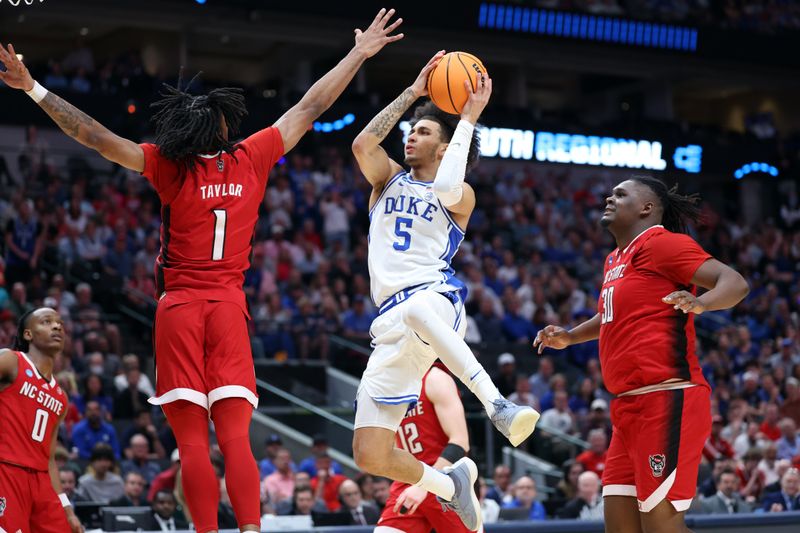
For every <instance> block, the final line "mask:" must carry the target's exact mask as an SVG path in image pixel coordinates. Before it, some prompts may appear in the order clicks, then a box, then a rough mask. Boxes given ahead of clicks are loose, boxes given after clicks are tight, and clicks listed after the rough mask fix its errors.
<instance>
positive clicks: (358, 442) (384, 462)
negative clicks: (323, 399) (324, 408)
mask: <svg viewBox="0 0 800 533" xmlns="http://www.w3.org/2000/svg"><path fill="white" fill-rule="evenodd" d="M394 435H395V434H394V432H392V431H389V430H388V429H385V428H378V427H362V428H358V429H356V430H355V433H354V434H353V458H354V459H355V461H356V464H357V465H358V467H359V468H361V469H362V470H364V471H366V472H369V473H370V474H372V475H377V476H383V477H388V478H389V479H393V480H395V481H400V482H402V483H408V484H410V485H413V484H415V483H417V482H418V481H419V480H420V479H421V478H422V472H423V466H422V463H420V462H419V461H418V460H417V459H416V458H415V457H414V456H413V455H411V454H410V453H408V452H407V451H405V450H403V449H400V448H395V447H394ZM449 496H452V493H451V494H450V495H449ZM449 496H448V497H449Z"/></svg>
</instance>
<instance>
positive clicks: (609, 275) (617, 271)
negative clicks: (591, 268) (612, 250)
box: [603, 263, 628, 283]
mask: <svg viewBox="0 0 800 533" xmlns="http://www.w3.org/2000/svg"><path fill="white" fill-rule="evenodd" d="M626 266H628V265H627V263H624V264H622V265H617V266H615V267H614V268H612V269H611V270H609V271H608V272H606V279H604V280H603V283H608V282H609V281H614V280H615V279H619V278H621V277H622V273H623V272H625V267H626Z"/></svg>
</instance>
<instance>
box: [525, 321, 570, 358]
mask: <svg viewBox="0 0 800 533" xmlns="http://www.w3.org/2000/svg"><path fill="white" fill-rule="evenodd" d="M570 344H571V342H570V335H569V332H568V331H567V330H565V329H564V328H562V327H561V326H545V328H544V329H542V330H539V333H537V334H536V338H535V339H534V340H533V347H534V348H537V347H538V348H539V349H538V350H537V352H538V353H542V351H544V349H545V348H555V349H556V350H562V349H564V348H566V347H567V346H569V345H570Z"/></svg>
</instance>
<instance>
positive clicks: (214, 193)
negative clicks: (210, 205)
mask: <svg viewBox="0 0 800 533" xmlns="http://www.w3.org/2000/svg"><path fill="white" fill-rule="evenodd" d="M200 194H201V195H202V197H203V200H208V199H209V198H219V197H220V196H238V197H240V198H241V196H242V186H241V185H239V184H238V183H218V184H214V185H201V186H200Z"/></svg>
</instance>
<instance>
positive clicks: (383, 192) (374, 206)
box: [369, 170, 407, 222]
mask: <svg viewBox="0 0 800 533" xmlns="http://www.w3.org/2000/svg"><path fill="white" fill-rule="evenodd" d="M405 174H407V172H406V171H405V170H401V171H400V172H398V173H397V174H395V175H394V176H392V178H391V179H390V180H389V181H387V182H386V185H384V186H383V190H382V191H381V193H380V194H379V195H378V199H377V200H375V204H374V205H373V206H372V208H371V209H370V210H369V220H370V222H372V212H373V211H375V208H376V207H378V204H379V203H381V200H382V199H383V195H384V194H386V191H388V190H389V187H391V186H392V184H393V183H394V182H395V181H397V180H398V178H401V177H403V176H404V175H405Z"/></svg>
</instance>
